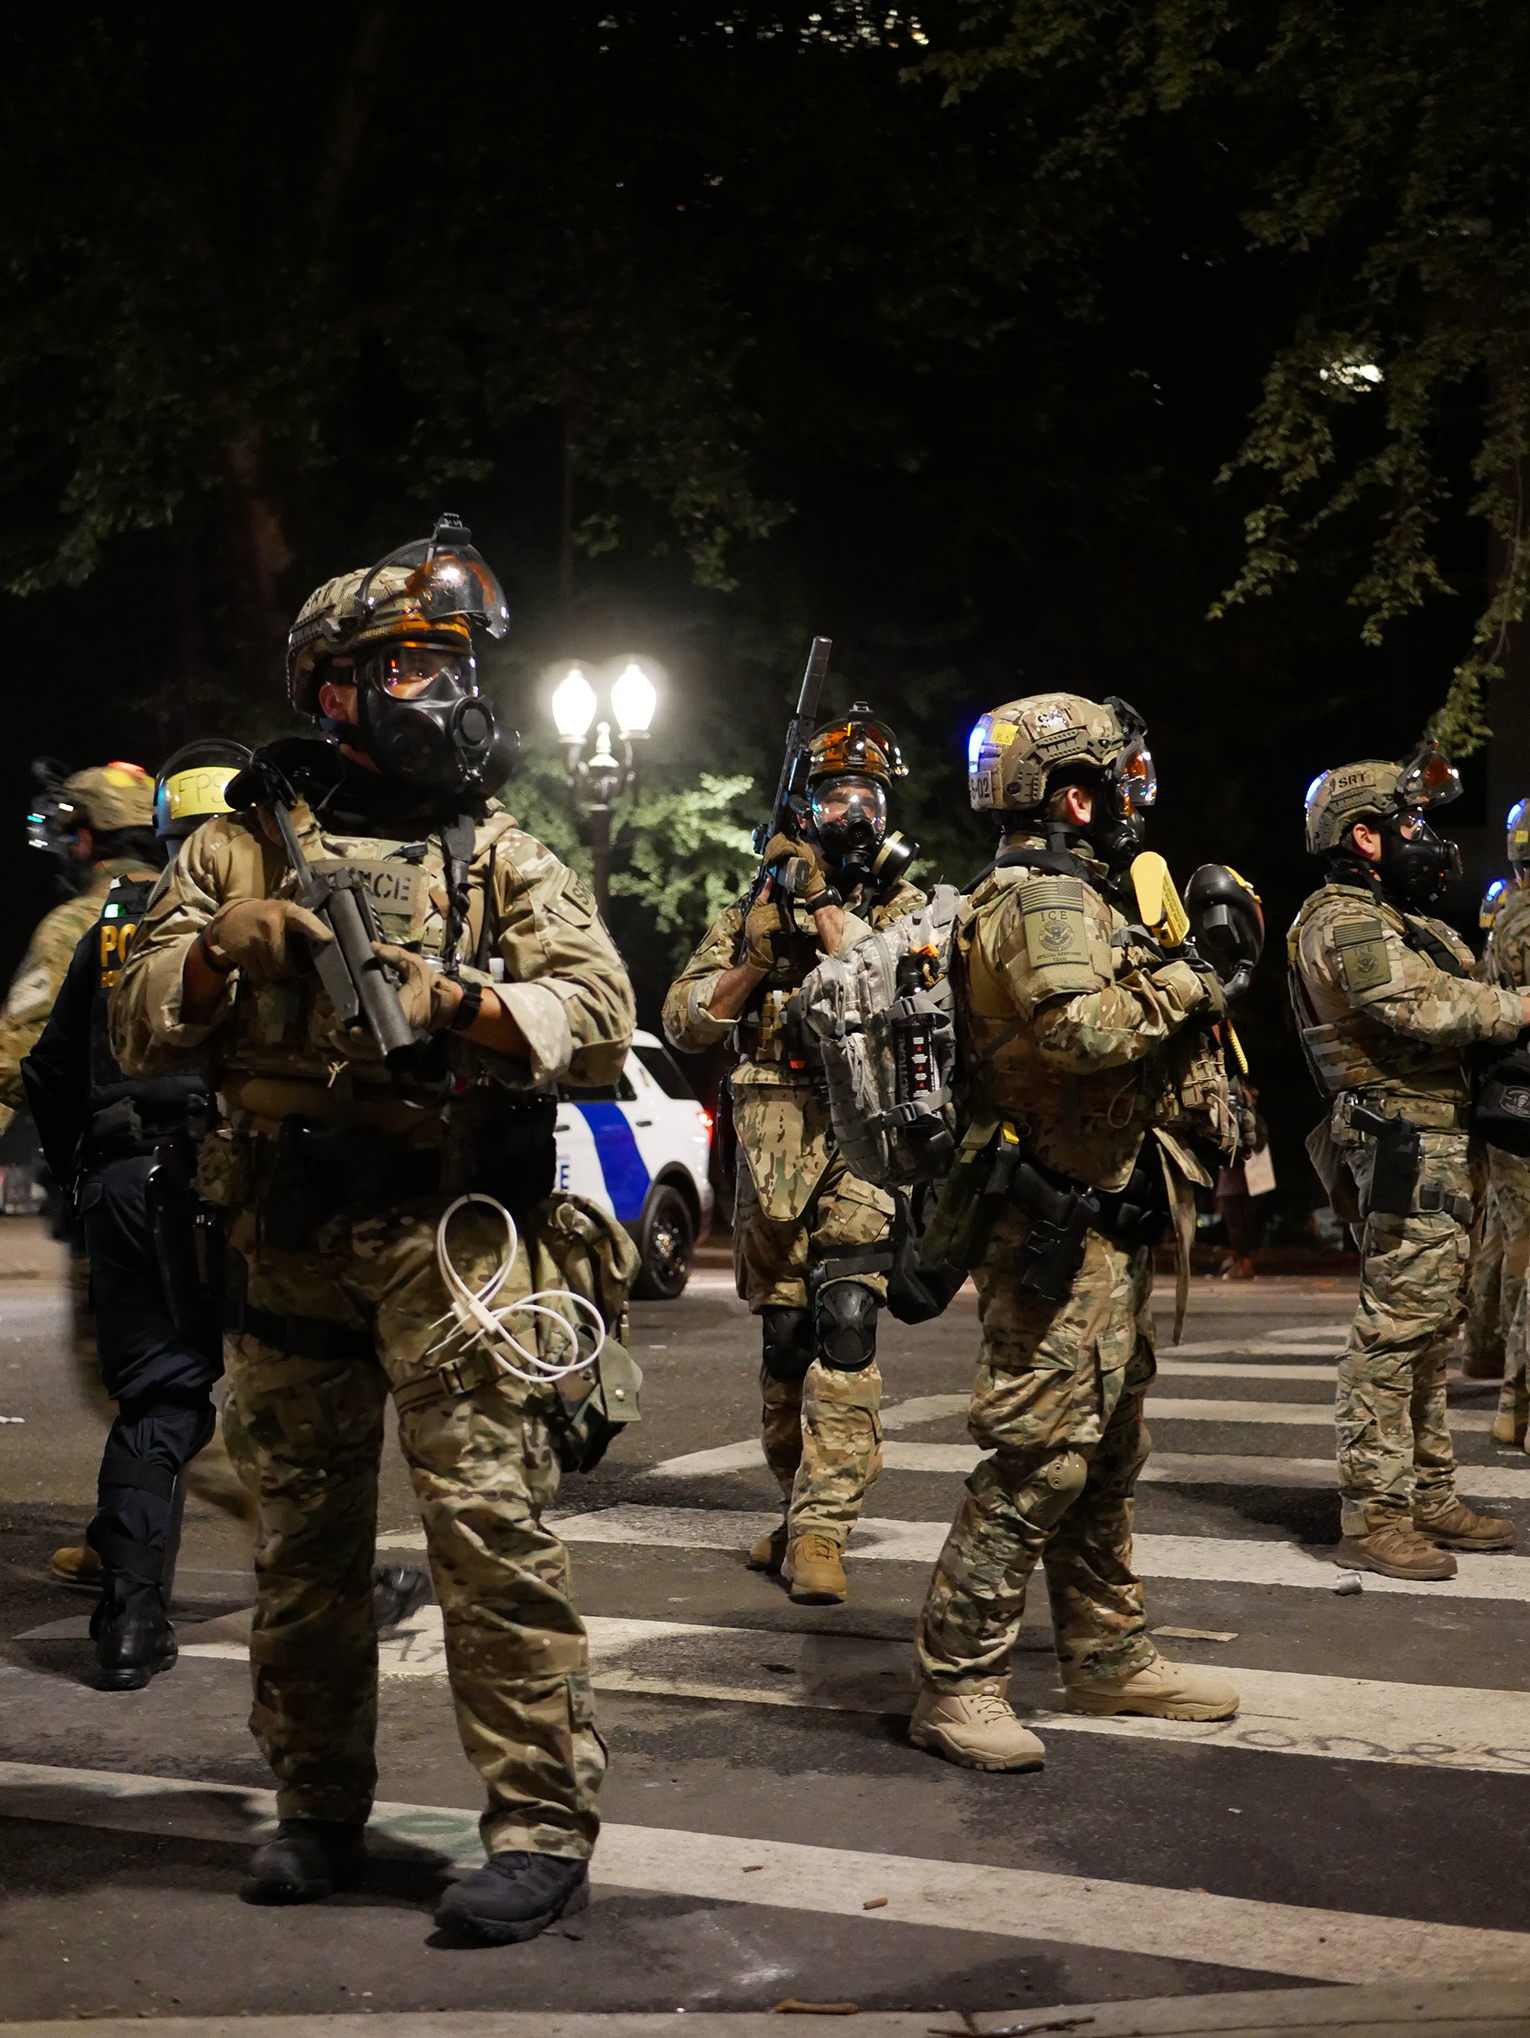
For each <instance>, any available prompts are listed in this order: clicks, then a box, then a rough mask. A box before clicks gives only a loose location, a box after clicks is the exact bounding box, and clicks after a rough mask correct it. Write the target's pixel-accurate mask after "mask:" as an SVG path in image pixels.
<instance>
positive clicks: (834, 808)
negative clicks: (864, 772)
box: [812, 778, 887, 835]
mask: <svg viewBox="0 0 1530 2038" xmlns="http://www.w3.org/2000/svg"><path fill="white" fill-rule="evenodd" d="M812 810H813V825H814V826H815V827H818V828H822V827H824V826H826V825H835V826H840V825H844V824H846V823H848V822H851V821H858V820H861V819H865V820H868V821H870V823H871V825H872V827H873V828H874V829H875V830H876V832H877V834H878V835H880V834H881V832H882V830H883V829H884V828H885V827H886V826H887V794H886V792H885V791H884V789H883V788H882V787H881V786H880V785H879V784H878V783H877V781H876V780H875V779H871V778H826V779H822V780H820V782H819V783H818V784H817V785H815V786H814V787H813V791H812Z"/></svg>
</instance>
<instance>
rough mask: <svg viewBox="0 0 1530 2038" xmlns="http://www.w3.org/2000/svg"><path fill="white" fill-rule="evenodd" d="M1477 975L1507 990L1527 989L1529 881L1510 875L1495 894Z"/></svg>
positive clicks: (1529, 986)
mask: <svg viewBox="0 0 1530 2038" xmlns="http://www.w3.org/2000/svg"><path fill="white" fill-rule="evenodd" d="M1477 978H1478V981H1479V982H1480V983H1484V984H1501V985H1502V986H1503V988H1504V989H1505V990H1506V991H1524V990H1530V884H1526V883H1525V882H1524V881H1523V880H1522V879H1514V878H1511V879H1510V880H1509V882H1508V884H1507V885H1506V886H1505V887H1504V889H1503V890H1502V891H1501V892H1500V893H1499V895H1498V903H1497V905H1496V906H1495V907H1494V909H1493V924H1492V927H1491V928H1490V929H1489V930H1488V938H1487V946H1486V947H1485V948H1484V949H1483V951H1482V960H1481V962H1479V963H1478V965H1477Z"/></svg>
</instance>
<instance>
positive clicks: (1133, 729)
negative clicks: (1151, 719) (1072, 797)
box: [1089, 694, 1158, 871]
mask: <svg viewBox="0 0 1530 2038" xmlns="http://www.w3.org/2000/svg"><path fill="white" fill-rule="evenodd" d="M1105 705H1106V707H1108V708H1109V709H1111V711H1112V712H1113V713H1114V715H1115V717H1116V720H1117V721H1118V722H1119V723H1120V724H1121V727H1122V729H1123V730H1124V731H1125V732H1126V739H1127V740H1126V747H1125V748H1124V749H1123V750H1122V751H1121V753H1120V755H1119V756H1118V757H1117V758H1116V760H1115V762H1114V763H1113V764H1112V765H1111V766H1110V768H1109V770H1108V771H1107V772H1106V773H1105V785H1104V797H1103V798H1101V799H1096V801H1095V803H1094V816H1093V819H1092V820H1091V821H1090V824H1089V840H1090V842H1091V844H1092V845H1093V847H1094V852H1095V854H1096V856H1098V857H1099V859H1100V861H1101V862H1102V863H1103V864H1104V865H1105V867H1106V868H1107V869H1108V870H1112V871H1117V870H1124V869H1125V868H1126V866H1127V865H1128V864H1129V863H1130V862H1131V860H1132V858H1133V857H1134V856H1135V855H1136V854H1137V851H1138V850H1139V849H1140V848H1141V847H1142V845H1143V842H1144V841H1145V840H1146V838H1147V810H1148V808H1149V807H1151V806H1153V805H1154V804H1155V803H1156V802H1157V799H1158V771H1157V767H1156V766H1155V765H1154V763H1153V753H1152V751H1151V750H1149V749H1148V747H1147V723H1146V721H1145V720H1144V718H1143V717H1142V715H1141V714H1140V713H1139V712H1138V711H1137V709H1136V708H1134V707H1133V706H1132V704H1131V702H1130V701H1124V700H1122V698H1121V696H1120V695H1119V694H1110V695H1109V696H1108V697H1107V699H1106V702H1105Z"/></svg>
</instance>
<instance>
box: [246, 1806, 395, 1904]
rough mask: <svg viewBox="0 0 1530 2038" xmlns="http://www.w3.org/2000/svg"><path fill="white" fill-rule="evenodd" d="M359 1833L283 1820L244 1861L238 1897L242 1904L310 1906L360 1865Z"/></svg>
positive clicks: (327, 1822)
mask: <svg viewBox="0 0 1530 2038" xmlns="http://www.w3.org/2000/svg"><path fill="white" fill-rule="evenodd" d="M362 1831H363V1828H362V1827H360V1826H351V1825H340V1824H338V1823H337V1822H336V1821H335V1820H333V1819H283V1820H282V1822H281V1824H280V1825H279V1826H278V1827H277V1829H276V1834H275V1837H274V1838H273V1839H270V1840H267V1841H266V1843H265V1845H264V1846H263V1847H257V1848H256V1849H255V1852H254V1853H253V1854H252V1855H251V1856H250V1872H249V1874H248V1875H247V1876H246V1877H245V1879H244V1882H243V1884H242V1885H241V1887H240V1890H239V1894H240V1896H242V1897H243V1898H244V1901H245V1902H246V1903H247V1904H314V1903H317V1902H318V1901H319V1899H320V1898H321V1897H326V1896H333V1894H334V1892H335V1891H336V1890H337V1889H344V1888H345V1887H346V1885H347V1884H348V1883H350V1882H353V1881H354V1880H355V1877H356V1874H357V1872H358V1871H359V1869H360V1868H361V1865H362V1863H363V1862H364V1861H365V1859H366V1847H365V1844H364V1842H363V1840H362Z"/></svg>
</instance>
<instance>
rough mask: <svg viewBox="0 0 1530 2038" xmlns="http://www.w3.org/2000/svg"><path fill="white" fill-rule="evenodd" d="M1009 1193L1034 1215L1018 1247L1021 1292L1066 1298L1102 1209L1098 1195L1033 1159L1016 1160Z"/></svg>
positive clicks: (1047, 1299) (1057, 1299)
mask: <svg viewBox="0 0 1530 2038" xmlns="http://www.w3.org/2000/svg"><path fill="white" fill-rule="evenodd" d="M1010 1195H1011V1197H1012V1199H1013V1201H1014V1202H1016V1203H1018V1204H1019V1206H1020V1208H1021V1209H1022V1210H1023V1211H1024V1212H1025V1213H1026V1215H1027V1216H1028V1217H1029V1218H1030V1223H1029V1225H1028V1226H1027V1227H1026V1233H1025V1237H1024V1239H1022V1241H1021V1242H1020V1244H1019V1246H1018V1247H1017V1248H1016V1250H1015V1271H1016V1273H1017V1275H1018V1277H1019V1279H1018V1283H1017V1285H1018V1286H1019V1289H1020V1292H1021V1293H1022V1294H1023V1295H1035V1296H1037V1297H1039V1298H1040V1299H1041V1300H1042V1301H1043V1302H1066V1301H1067V1299H1068V1296H1069V1295H1070V1294H1071V1292H1072V1289H1073V1281H1074V1277H1075V1275H1076V1274H1077V1273H1078V1270H1079V1267H1080V1266H1081V1265H1082V1264H1083V1258H1084V1242H1085V1236H1086V1234H1087V1232H1088V1231H1089V1228H1090V1226H1091V1225H1092V1224H1093V1223H1094V1222H1095V1220H1096V1219H1097V1218H1098V1217H1099V1214H1100V1199H1099V1197H1098V1196H1096V1195H1095V1193H1094V1191H1093V1190H1092V1189H1090V1188H1088V1187H1087V1186H1086V1185H1085V1184H1084V1183H1082V1182H1073V1181H1070V1180H1069V1179H1068V1178H1067V1177H1066V1176H1058V1175H1055V1174H1053V1172H1052V1170H1051V1169H1046V1170H1043V1169H1042V1168H1041V1167H1040V1166H1039V1165H1038V1164H1037V1163H1036V1162H1035V1161H1031V1160H1021V1161H1019V1162H1018V1163H1017V1164H1016V1166H1015V1170H1014V1179H1013V1183H1012V1186H1011V1189H1010Z"/></svg>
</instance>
